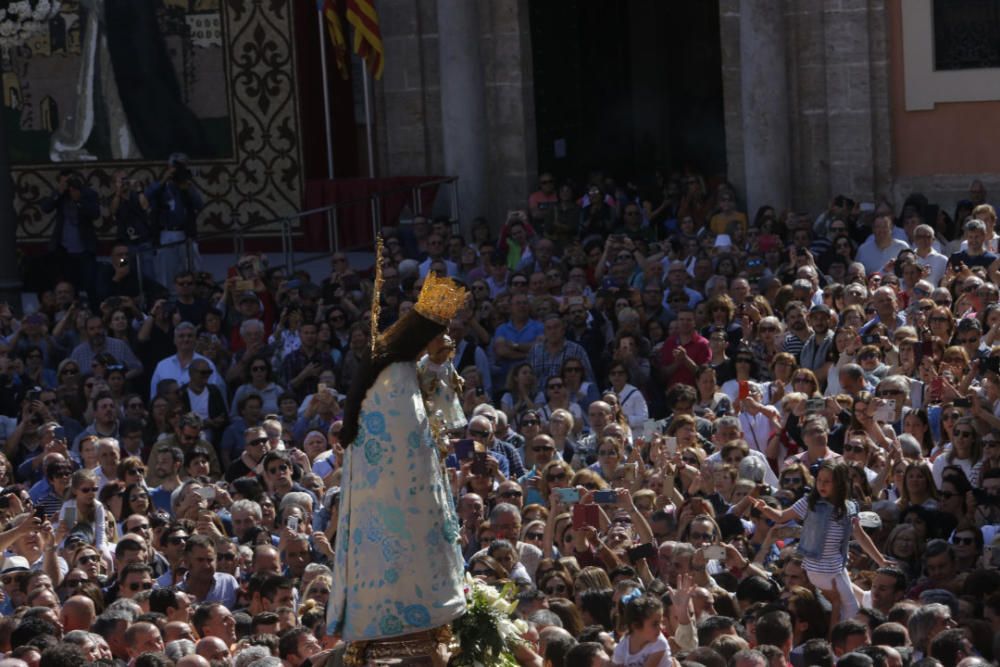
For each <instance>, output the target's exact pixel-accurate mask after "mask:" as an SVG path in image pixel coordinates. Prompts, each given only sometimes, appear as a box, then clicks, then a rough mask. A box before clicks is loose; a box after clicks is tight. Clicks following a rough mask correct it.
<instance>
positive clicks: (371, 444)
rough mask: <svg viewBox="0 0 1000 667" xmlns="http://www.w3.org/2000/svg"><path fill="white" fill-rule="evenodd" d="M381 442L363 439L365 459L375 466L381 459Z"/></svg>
mask: <svg viewBox="0 0 1000 667" xmlns="http://www.w3.org/2000/svg"><path fill="white" fill-rule="evenodd" d="M382 453H383V449H382V443H380V442H379V441H378V440H375V439H369V440H366V441H365V460H366V461H368V465H370V466H376V465H378V464H379V461H381V460H382Z"/></svg>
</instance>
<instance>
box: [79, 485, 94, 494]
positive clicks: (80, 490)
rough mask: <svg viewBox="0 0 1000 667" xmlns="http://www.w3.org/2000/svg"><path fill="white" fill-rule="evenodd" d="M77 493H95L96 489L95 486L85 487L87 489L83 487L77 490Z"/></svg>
mask: <svg viewBox="0 0 1000 667" xmlns="http://www.w3.org/2000/svg"><path fill="white" fill-rule="evenodd" d="M77 491H79V492H80V493H97V487H96V486H87V487H83V488H80V489H77Z"/></svg>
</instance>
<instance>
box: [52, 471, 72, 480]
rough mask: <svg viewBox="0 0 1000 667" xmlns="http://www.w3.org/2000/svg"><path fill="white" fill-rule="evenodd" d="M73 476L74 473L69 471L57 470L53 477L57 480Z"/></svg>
mask: <svg viewBox="0 0 1000 667" xmlns="http://www.w3.org/2000/svg"><path fill="white" fill-rule="evenodd" d="M72 474H73V473H71V472H70V471H69V470H57V471H55V472H54V473H52V476H53V477H57V478H62V477H69V476H70V475H72Z"/></svg>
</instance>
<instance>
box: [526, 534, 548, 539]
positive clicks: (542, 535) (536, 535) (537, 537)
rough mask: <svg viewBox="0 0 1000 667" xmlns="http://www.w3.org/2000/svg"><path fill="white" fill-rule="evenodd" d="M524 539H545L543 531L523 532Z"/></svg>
mask: <svg viewBox="0 0 1000 667" xmlns="http://www.w3.org/2000/svg"><path fill="white" fill-rule="evenodd" d="M524 539H526V540H543V539H545V533H525V534H524Z"/></svg>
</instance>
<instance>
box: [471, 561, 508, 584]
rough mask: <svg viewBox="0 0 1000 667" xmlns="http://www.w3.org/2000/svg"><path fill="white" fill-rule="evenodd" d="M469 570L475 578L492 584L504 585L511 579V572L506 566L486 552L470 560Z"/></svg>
mask: <svg viewBox="0 0 1000 667" xmlns="http://www.w3.org/2000/svg"><path fill="white" fill-rule="evenodd" d="M468 572H469V574H471V575H472V577H473V578H474V579H479V580H480V581H482V582H484V583H486V584H489V585H490V586H502V585H503V584H506V583H507V582H508V581H509V579H510V573H509V572H508V571H507V570H506V569H505V568H504V566H503V565H501V564H500V563H498V562H497V561H496V559H495V558H492V557H491V556H488V555H486V554H482V555H477V556H473V557H472V560H470V561H469V568H468Z"/></svg>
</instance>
